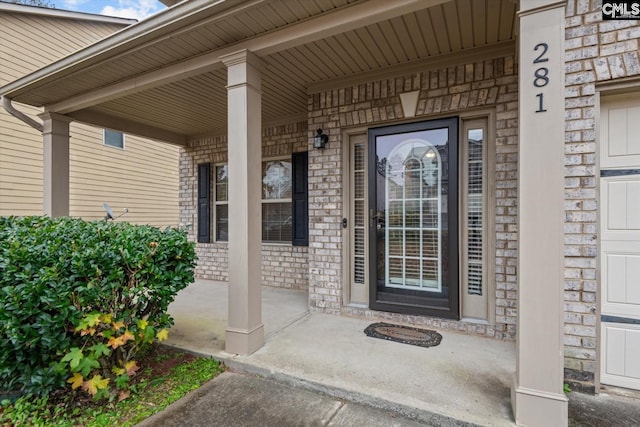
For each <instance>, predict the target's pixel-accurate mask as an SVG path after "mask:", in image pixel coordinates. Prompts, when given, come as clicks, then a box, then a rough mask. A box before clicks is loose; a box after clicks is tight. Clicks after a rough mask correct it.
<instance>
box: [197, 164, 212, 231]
mask: <svg viewBox="0 0 640 427" xmlns="http://www.w3.org/2000/svg"><path fill="white" fill-rule="evenodd" d="M210 187H211V164H210V163H201V164H199V165H198V242H200V243H209V242H210V239H211V188H210Z"/></svg>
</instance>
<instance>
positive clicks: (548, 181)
mask: <svg viewBox="0 0 640 427" xmlns="http://www.w3.org/2000/svg"><path fill="white" fill-rule="evenodd" d="M520 7H521V11H520V40H519V53H520V60H519V67H520V75H519V80H520V94H519V120H520V147H519V183H518V185H519V196H518V198H519V201H518V202H519V222H518V231H519V255H518V283H519V288H518V330H517V349H518V353H517V366H516V378H515V384H514V387H513V389H512V393H511V400H512V405H513V412H514V414H515V418H516V423H517V424H518V425H523V426H531V427H536V426H541V427H542V426H566V425H567V422H568V421H567V411H568V409H567V398H566V397H565V395H564V393H563V379H564V374H563V373H564V367H563V366H564V357H563V329H564V328H563V324H564V321H563V317H564V316H563V286H564V285H563V283H564V281H563V273H564V111H565V105H564V27H565V25H564V19H565V2H564V1H561V2H559V1H549V0H526V1H521V2H520Z"/></svg>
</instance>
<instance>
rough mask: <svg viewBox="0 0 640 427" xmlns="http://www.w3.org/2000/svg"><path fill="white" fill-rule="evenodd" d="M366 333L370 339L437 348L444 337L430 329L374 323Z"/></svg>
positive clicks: (368, 327)
mask: <svg viewBox="0 0 640 427" xmlns="http://www.w3.org/2000/svg"><path fill="white" fill-rule="evenodd" d="M364 333H365V334H367V336H369V337H374V338H380V339H383V340H389V341H395V342H400V343H403V344H411V345H417V346H420V347H435V346H437V345H439V344H440V342H441V341H442V335H440V334H439V333H437V332H436V331H431V330H429V329H419V328H411V327H409V326H401V325H393V324H391V323H383V322H380V323H372V324H371V325H369V326H367V328H366V329H365V330H364Z"/></svg>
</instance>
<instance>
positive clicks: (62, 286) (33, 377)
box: [0, 217, 195, 394]
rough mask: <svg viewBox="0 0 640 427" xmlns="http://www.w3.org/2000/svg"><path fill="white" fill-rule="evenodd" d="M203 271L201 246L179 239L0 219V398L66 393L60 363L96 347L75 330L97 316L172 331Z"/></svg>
mask: <svg viewBox="0 0 640 427" xmlns="http://www.w3.org/2000/svg"><path fill="white" fill-rule="evenodd" d="M194 265H195V250H194V245H193V243H190V242H188V241H187V237H186V233H184V232H183V231H180V230H176V229H166V230H159V229H157V228H155V227H151V226H136V225H131V224H128V223H124V222H110V223H105V222H102V221H96V222H86V221H83V220H80V219H74V218H56V219H50V218H46V217H25V218H17V217H8V218H0V301H1V305H0V389H9V390H11V389H21V390H22V391H24V392H27V393H35V394H46V393H48V392H50V391H51V390H53V389H55V388H58V387H61V386H63V385H64V382H65V380H66V379H67V377H68V375H69V372H68V371H67V372H64V370H63V369H61V363H60V362H61V360H62V359H63V358H64V357H65V356H66V355H67V354H68V353H69V352H70V351H71V349H72V348H74V347H76V348H82V347H83V345H85V344H87V342H86V339H85V337H84V336H83V335H82V334H81V333H76V330H77V331H81V329H82V328H79V329H77V328H78V327H79V326H82V325H81V321H82V320H83V319H86V316H88V315H91V314H94V313H102V314H104V315H108V316H111V317H112V318H113V319H114V321H115V320H116V319H117V320H118V321H120V322H123V323H125V324H127V325H137V324H138V322H139V321H142V320H144V321H145V322H148V323H152V324H153V327H154V328H155V330H161V329H163V328H167V327H169V326H170V325H171V324H172V323H173V320H172V319H171V317H170V316H169V315H168V314H167V307H168V306H169V304H170V303H171V302H172V301H173V299H174V298H175V295H176V293H177V292H178V291H179V290H181V289H183V288H184V287H186V286H187V285H188V284H189V283H191V282H193V267H194Z"/></svg>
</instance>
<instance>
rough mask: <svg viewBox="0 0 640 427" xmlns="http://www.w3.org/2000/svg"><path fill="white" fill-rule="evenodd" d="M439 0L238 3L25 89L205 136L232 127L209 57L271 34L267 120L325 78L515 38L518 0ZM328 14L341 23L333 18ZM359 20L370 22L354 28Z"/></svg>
mask: <svg viewBox="0 0 640 427" xmlns="http://www.w3.org/2000/svg"><path fill="white" fill-rule="evenodd" d="M433 1H434V2H435V5H433V6H431V7H428V8H425V5H429V4H433V3H430V2H428V1H426V0H418V1H417V2H414V1H412V0H402V1H400V0H398V2H397V3H395V2H388V1H386V0H385V2H382V1H379V0H369V1H364V0H298V1H292V0H272V1H259V0H254V1H249V2H242V3H238V4H242V5H244V6H245V8H244V9H243V10H242V11H241V12H237V13H235V12H233V10H231V9H228V10H226V11H225V12H224V14H226V15H227V16H226V18H225V19H223V20H216V19H215V17H216V15H212V16H209V17H206V18H204V17H203V18H201V19H199V20H197V19H195V18H192V21H193V22H192V24H190V25H189V26H187V27H183V28H181V29H179V30H175V31H172V32H169V33H167V34H165V35H163V36H162V37H160V38H158V39H157V40H153V41H149V42H147V43H146V44H144V45H140V46H139V47H137V48H133V49H130V50H129V51H124V52H123V53H121V54H119V55H115V56H114V57H112V58H108V59H107V60H105V62H103V63H98V64H96V65H94V66H90V67H86V68H84V69H79V70H78V71H76V72H74V73H71V74H69V75H68V76H66V77H65V76H63V77H61V78H60V79H58V80H56V81H55V82H51V83H44V84H42V85H41V86H40V87H39V88H38V90H37V91H36V90H28V91H25V92H23V93H22V94H21V95H20V96H18V98H17V100H18V101H21V102H25V103H29V104H35V105H43V104H49V105H55V106H56V108H53V109H52V111H58V109H57V108H60V111H62V112H66V111H67V110H68V111H69V112H71V111H73V110H74V109H77V108H80V107H81V108H86V109H90V110H91V111H94V112H100V113H103V114H108V115H109V116H111V117H122V118H128V119H132V120H136V121H140V122H142V123H145V124H147V125H150V126H158V127H159V128H163V129H167V130H168V131H171V132H175V133H179V134H184V135H200V134H204V133H207V132H213V131H216V130H223V129H224V127H225V126H226V88H225V85H226V70H225V69H224V68H223V67H222V66H220V65H218V64H212V65H209V66H208V68H207V65H206V63H207V62H206V61H202V58H204V57H206V56H207V55H210V56H212V55H213V54H214V53H215V52H224V51H225V50H229V49H231V48H232V47H233V46H236V47H237V46H245V45H246V46H249V48H250V49H251V47H250V46H252V45H255V46H260V45H261V44H260V43H263V42H261V40H281V41H280V42H279V43H280V44H279V46H280V47H281V50H277V51H273V52H270V53H269V54H264V52H269V49H268V48H263V50H262V51H258V53H260V52H262V57H263V59H264V60H265V62H266V64H267V66H266V68H265V70H264V71H263V78H264V79H263V97H262V101H263V120H264V121H276V120H279V119H282V118H284V117H287V116H298V117H299V116H300V114H301V113H305V112H306V111H307V99H308V95H307V91H308V89H309V87H310V86H317V85H321V83H322V82H325V81H335V84H336V85H339V84H340V82H341V79H344V80H345V81H347V80H349V78H351V79H357V77H358V75H360V74H363V75H367V76H371V75H372V74H373V75H375V74H376V73H380V75H384V74H385V73H388V72H389V70H393V69H394V68H396V67H400V68H402V67H403V66H407V65H411V64H418V65H419V64H422V63H424V62H425V61H426V62H428V60H429V58H439V59H438V61H441V58H443V57H445V58H448V57H454V56H457V57H458V58H460V57H464V56H465V52H475V54H473V55H472V56H473V57H474V58H477V57H478V54H477V52H478V51H480V50H481V48H483V47H485V46H486V47H491V46H499V45H504V44H505V42H513V40H514V37H515V31H516V27H517V25H516V23H517V19H516V5H515V4H514V3H513V2H512V1H511V0H455V1H446V2H444V3H438V2H439V1H440V0H433ZM186 3H191V2H186ZM396 4H398V5H405V6H406V8H407V10H409V12H407V13H402V14H400V15H397V16H395V15H393V14H391V13H386V14H385V16H388V18H384V19H382V18H381V17H380V16H374V17H375V19H373V18H371V19H367V17H366V13H365V12H364V10H365V9H366V8H367V7H369V6H376V7H378V8H380V10H383V9H382V7H383V6H386V7H388V5H396ZM380 5H383V6H380ZM182 6H183V5H178V6H177V7H176V8H174V9H178V8H181V7H182ZM359 7H360V8H361V10H363V12H359V13H360V15H359V16H360V21H354V20H353V19H346V18H347V17H349V18H351V17H350V15H349V13H350V11H354V10H360V9H358V8H359ZM398 7H399V8H400V6H398ZM331 14H335V15H331ZM323 15H327V16H329V15H331V16H332V19H331V20H328V19H327V20H325V21H323V19H324V18H323ZM334 17H335V19H334ZM340 17H342V18H343V19H344V20H345V22H344V23H343V22H341V21H339V19H340ZM315 22H329V24H328V25H333V27H332V28H333V30H331V31H327V32H326V33H322V32H320V33H317V34H316V35H315V36H314V37H312V38H311V39H310V40H309V41H307V42H304V40H305V39H304V38H302V39H298V38H296V35H297V34H303V33H304V29H311V28H312V26H313V25H314V23H315ZM353 22H360V23H361V25H360V26H358V25H353V24H352V25H349V24H350V23H353ZM296 25H297V27H296ZM309 31H311V30H309ZM278 37H280V39H278ZM287 37H288V38H287ZM287 43H288V44H287ZM300 43H302V44H300ZM263 45H264V43H263ZM289 45H290V46H289ZM283 46H285V47H286V48H283ZM199 58H200V59H199ZM199 60H200V61H201V63H198V62H197V61H199ZM185 61H191V64H193V65H192V67H193V70H194V71H193V73H191V74H190V73H189V72H188V71H187V72H184V70H185V69H186V64H189V62H185ZM216 62H217V58H216ZM456 62H459V60H458V61H456ZM170 67H173V68H170ZM178 69H182V70H183V74H181V75H180V77H179V78H178V79H172V78H171V77H170V76H171V73H170V72H169V71H171V72H173V71H174V70H178ZM153 73H155V74H153ZM132 76H136V77H135V79H132V78H131V77H132ZM168 76H169V77H168ZM65 102H66V104H65ZM65 109H67V110H65Z"/></svg>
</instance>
